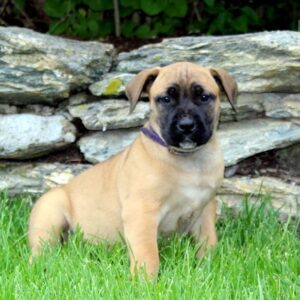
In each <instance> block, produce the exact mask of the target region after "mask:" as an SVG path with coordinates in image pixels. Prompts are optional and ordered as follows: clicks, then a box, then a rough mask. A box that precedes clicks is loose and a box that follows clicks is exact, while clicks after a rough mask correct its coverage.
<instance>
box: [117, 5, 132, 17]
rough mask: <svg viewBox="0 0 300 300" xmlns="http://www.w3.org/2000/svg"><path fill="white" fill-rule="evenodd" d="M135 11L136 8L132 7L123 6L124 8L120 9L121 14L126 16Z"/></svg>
mask: <svg viewBox="0 0 300 300" xmlns="http://www.w3.org/2000/svg"><path fill="white" fill-rule="evenodd" d="M133 12H134V9H133V8H132V7H122V9H120V16H121V17H123V18H125V17H128V16H131V15H132V14H133Z"/></svg>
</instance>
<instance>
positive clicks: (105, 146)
mask: <svg viewBox="0 0 300 300" xmlns="http://www.w3.org/2000/svg"><path fill="white" fill-rule="evenodd" d="M138 133H139V129H127V130H110V131H107V132H96V133H93V134H90V135H87V136H85V137H83V138H81V139H80V140H79V142H78V146H79V148H80V151H81V152H82V153H83V155H84V158H85V159H86V160H87V161H89V162H91V163H97V162H101V161H104V160H106V159H108V158H110V157H112V156H113V155H115V154H117V153H119V152H121V151H122V150H124V149H125V148H126V147H127V146H129V145H130V144H131V143H132V142H133V141H134V140H135V138H136V137H137V135H138Z"/></svg>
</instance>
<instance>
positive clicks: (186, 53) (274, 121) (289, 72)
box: [0, 27, 300, 215]
mask: <svg viewBox="0 0 300 300" xmlns="http://www.w3.org/2000/svg"><path fill="white" fill-rule="evenodd" d="M182 60H187V61H190V62H194V63H199V64H202V65H204V66H218V67H223V68H225V69H226V70H227V71H229V72H230V73H231V74H232V75H233V76H234V77H235V78H236V80H237V82H238V86H239V96H238V104H237V110H238V114H237V115H234V114H233V112H232V110H231V108H230V106H229V105H228V104H227V103H226V102H225V101H223V102H222V114H221V122H220V128H219V133H218V134H219V136H220V140H221V144H222V148H223V151H224V155H225V163H226V167H227V170H226V176H227V178H226V179H225V181H224V184H223V187H222V189H221V190H220V192H219V195H218V199H219V201H223V202H226V203H227V204H228V205H230V206H233V207H238V206H240V204H241V202H242V201H241V199H242V198H243V195H244V194H245V193H250V194H251V195H252V197H251V199H252V200H255V199H257V197H258V195H259V194H260V193H261V192H269V193H270V194H271V195H272V199H273V205H274V206H276V207H278V208H279V207H280V208H281V212H282V214H283V215H295V214H296V213H297V211H298V208H299V207H298V201H299V200H300V186H299V185H297V183H299V176H300V158H299V156H300V155H299V153H300V33H298V32H291V31H276V32H262V33H256V34H245V35H237V36H223V37H183V38H173V39H166V40H163V41H162V42H161V43H157V44H149V45H146V46H143V47H141V48H139V49H136V50H133V51H130V52H126V53H119V54H117V53H116V51H115V49H114V47H113V46H112V45H109V44H103V43H99V42H79V41H73V40H68V39H63V38H59V37H53V36H48V35H43V34H39V33H36V32H33V31H31V30H28V29H20V28H3V27H0V159H1V162H0V190H2V189H4V190H6V191H7V192H8V194H12V195H15V194H19V193H24V192H25V193H26V192H30V193H33V194H40V193H41V192H43V191H44V190H46V189H48V188H50V187H53V186H56V185H58V184H62V183H65V182H67V181H68V180H69V179H70V178H71V177H72V176H73V175H74V174H77V173H79V172H80V171H82V170H83V169H85V168H87V167H88V166H90V164H94V163H96V162H99V161H103V160H105V159H107V158H109V157H110V156H111V155H113V154H115V153H117V152H119V151H120V150H122V149H123V148H124V147H126V146H127V145H128V144H130V143H131V142H132V141H133V139H134V138H135V137H136V136H137V135H138V134H139V127H140V126H142V125H143V123H144V122H145V120H146V119H147V117H148V114H149V108H148V103H147V99H144V100H145V101H141V102H140V103H139V104H138V106H137V108H136V110H135V111H134V112H133V113H132V114H131V115H129V104H128V102H127V100H126V97H125V95H124V87H125V85H126V83H127V82H128V81H129V80H130V79H131V78H132V77H133V76H134V74H136V73H137V72H138V71H140V70H142V69H144V68H147V67H152V66H157V65H161V66H163V65H166V64H169V63H173V62H176V61H182ZM74 147H76V149H78V150H76V149H75V152H76V151H77V152H78V153H79V151H80V152H81V153H82V155H83V157H84V158H83V159H81V160H80V162H81V163H79V164H78V163H76V164H70V163H68V164H66V163H64V162H63V161H61V160H63V159H60V162H59V163H57V162H54V163H53V162H51V163H50V162H49V160H47V157H48V155H49V153H52V152H57V151H60V153H61V154H62V155H64V154H66V155H67V154H68V153H71V155H72V153H73V152H71V149H72V151H74ZM278 149H281V150H278ZM270 150H271V151H273V152H272V153H273V155H275V156H274V157H276V161H273V164H274V165H273V168H275V169H276V168H278V167H279V165H280V166H281V167H282V166H283V168H285V169H286V170H287V173H286V176H285V177H284V178H282V176H278V174H277V173H276V172H275V173H276V174H275V175H274V176H275V177H274V176H269V175H270V174H269V173H268V172H267V173H266V174H267V175H264V176H260V175H261V173H259V172H258V173H257V174H255V172H254V173H253V170H251V169H255V166H256V161H255V157H256V158H257V155H260V153H264V152H266V151H270ZM274 153H275V154H274ZM253 157H254V158H253ZM43 158H44V159H43ZM277 158H278V159H277ZM247 159H248V160H247ZM259 159H260V160H263V158H261V157H260V156H259ZM245 162H248V165H249V164H250V167H249V166H248V169H249V168H250V170H249V174H246V175H248V176H240V175H239V172H238V170H239V169H240V168H241V165H243V164H244V163H245ZM271 162H272V161H271ZM251 163H253V168H252V167H251ZM263 163H264V162H262V163H261V164H262V165H263ZM250 175H251V176H250ZM253 175H255V176H253ZM297 176H298V177H297Z"/></svg>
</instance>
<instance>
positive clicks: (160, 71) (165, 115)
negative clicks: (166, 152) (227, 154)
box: [126, 62, 237, 150]
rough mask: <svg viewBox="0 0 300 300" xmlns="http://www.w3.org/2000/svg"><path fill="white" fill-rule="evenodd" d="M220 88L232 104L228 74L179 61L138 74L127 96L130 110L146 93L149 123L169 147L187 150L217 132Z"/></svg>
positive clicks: (232, 87) (234, 88) (233, 90)
mask: <svg viewBox="0 0 300 300" xmlns="http://www.w3.org/2000/svg"><path fill="white" fill-rule="evenodd" d="M220 88H222V89H223V90H224V91H225V93H226V95H227V97H228V99H229V101H230V103H231V104H233V102H234V101H235V97H236V92H237V86H236V82H235V81H234V79H233V78H232V77H231V76H230V75H229V74H228V73H226V72H225V71H224V70H223V69H212V68H203V67H200V66H198V65H195V64H192V63H186V62H182V63H175V64H172V65H169V66H166V67H163V68H153V69H147V70H144V71H142V72H140V73H139V74H138V75H136V76H135V77H134V78H133V79H132V81H131V82H130V83H129V84H128V86H127V89H126V93H127V96H128V98H129V100H130V101H131V107H132V110H133V109H134V107H135V105H136V102H137V101H138V99H139V97H140V95H141V93H142V92H143V91H147V92H148V93H149V98H150V106H151V114H150V122H151V124H152V125H153V124H155V125H157V126H156V127H158V128H159V130H160V134H161V136H162V138H163V139H164V140H165V142H166V143H167V144H168V145H169V146H173V147H176V148H181V149H185V150H186V149H188V150H190V149H193V148H196V147H198V146H201V145H203V144H205V143H207V142H208V141H209V140H210V138H211V137H212V135H213V133H214V131H215V130H216V127H217V124H218V119H219V113H220V99H219V94H220Z"/></svg>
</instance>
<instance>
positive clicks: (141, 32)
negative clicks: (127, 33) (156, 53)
mask: <svg viewBox="0 0 300 300" xmlns="http://www.w3.org/2000/svg"><path fill="white" fill-rule="evenodd" d="M135 35H136V37H138V38H140V39H147V38H152V37H153V36H154V33H153V32H152V30H151V28H150V26H149V25H148V24H144V25H142V26H139V27H138V29H137V30H136V31H135Z"/></svg>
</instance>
